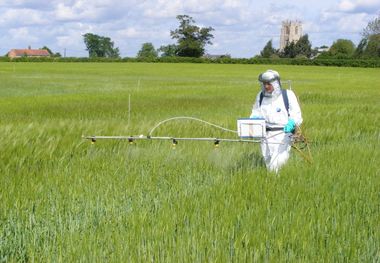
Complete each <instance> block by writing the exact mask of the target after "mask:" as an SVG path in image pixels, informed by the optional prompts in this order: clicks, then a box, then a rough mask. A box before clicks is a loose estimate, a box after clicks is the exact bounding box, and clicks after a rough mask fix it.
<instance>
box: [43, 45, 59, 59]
mask: <svg viewBox="0 0 380 263" xmlns="http://www.w3.org/2000/svg"><path fill="white" fill-rule="evenodd" d="M40 49H44V50H46V51H47V52H49V54H50V56H52V57H61V56H62V55H61V54H60V53H59V52H57V53H55V54H54V53H53V51H51V49H50V48H48V47H47V46H43V47H42V48H40Z"/></svg>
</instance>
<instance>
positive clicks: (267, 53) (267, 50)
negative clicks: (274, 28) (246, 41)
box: [260, 39, 276, 58]
mask: <svg viewBox="0 0 380 263" xmlns="http://www.w3.org/2000/svg"><path fill="white" fill-rule="evenodd" d="M275 53H276V50H275V49H274V48H273V45H272V39H271V40H269V41H268V42H267V43H266V45H265V46H264V48H263V50H262V51H261V52H260V56H261V57H262V58H270V57H271V56H272V55H274V54H275Z"/></svg>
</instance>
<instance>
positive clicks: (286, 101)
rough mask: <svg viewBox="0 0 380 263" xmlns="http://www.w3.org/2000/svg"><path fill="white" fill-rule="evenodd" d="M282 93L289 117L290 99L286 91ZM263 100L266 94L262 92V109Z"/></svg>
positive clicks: (282, 90)
mask: <svg viewBox="0 0 380 263" xmlns="http://www.w3.org/2000/svg"><path fill="white" fill-rule="evenodd" d="M281 93H282V99H283V100H284V104H285V109H286V111H287V112H288V116H289V98H288V93H287V92H286V89H281ZM263 99H264V93H263V92H260V101H259V105H260V107H261V103H262V102H263Z"/></svg>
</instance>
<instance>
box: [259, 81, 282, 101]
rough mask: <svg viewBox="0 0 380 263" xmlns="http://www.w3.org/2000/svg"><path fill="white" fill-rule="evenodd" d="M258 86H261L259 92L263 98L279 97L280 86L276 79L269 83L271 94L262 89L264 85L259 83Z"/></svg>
mask: <svg viewBox="0 0 380 263" xmlns="http://www.w3.org/2000/svg"><path fill="white" fill-rule="evenodd" d="M260 84H261V91H262V92H263V94H264V97H273V98H277V97H278V96H280V94H281V85H280V82H279V81H278V80H277V79H276V80H273V81H271V82H270V84H271V85H272V86H273V92H272V93H268V92H266V90H265V87H264V83H262V82H261V83H260Z"/></svg>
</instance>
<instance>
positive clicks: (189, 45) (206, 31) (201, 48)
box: [170, 15, 214, 57]
mask: <svg viewBox="0 0 380 263" xmlns="http://www.w3.org/2000/svg"><path fill="white" fill-rule="evenodd" d="M177 19H178V21H179V23H180V25H179V28H178V29H176V30H174V31H170V35H171V37H172V38H173V39H177V47H178V48H177V50H176V55H178V56H181V57H200V56H202V55H204V53H205V46H206V45H207V44H210V45H211V44H212V42H211V39H212V38H213V37H214V36H213V35H212V34H211V33H210V32H211V31H213V30H214V29H213V28H212V27H202V28H200V27H198V26H196V25H194V23H195V20H194V19H193V18H192V17H190V16H188V15H178V16H177Z"/></svg>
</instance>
